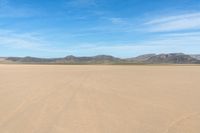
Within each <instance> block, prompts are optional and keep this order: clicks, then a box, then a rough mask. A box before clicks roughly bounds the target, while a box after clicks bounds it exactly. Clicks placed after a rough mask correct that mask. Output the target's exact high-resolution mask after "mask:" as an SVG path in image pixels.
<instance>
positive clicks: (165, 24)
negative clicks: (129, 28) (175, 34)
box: [145, 12, 200, 32]
mask: <svg viewBox="0 0 200 133" xmlns="http://www.w3.org/2000/svg"><path fill="white" fill-rule="evenodd" d="M145 27H146V28H147V30H148V31H150V32H170V31H181V30H196V29H200V13H199V12H197V13H188V14H181V15H173V16H165V17H159V18H156V19H153V20H150V21H148V22H146V23H145Z"/></svg>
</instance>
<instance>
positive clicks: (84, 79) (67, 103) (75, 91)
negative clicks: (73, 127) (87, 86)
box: [34, 72, 89, 133]
mask: <svg viewBox="0 0 200 133" xmlns="http://www.w3.org/2000/svg"><path fill="white" fill-rule="evenodd" d="M88 78H89V75H88V73H85V75H84V72H83V79H82V80H81V82H80V83H79V85H78V86H76V89H74V92H73V93H72V95H71V97H70V98H69V99H68V98H67V99H66V100H67V101H66V103H65V105H63V106H62V107H61V108H60V109H59V111H58V112H57V115H56V116H55V117H54V119H52V120H51V121H52V122H53V123H55V125H53V123H52V125H49V126H50V128H48V129H46V131H45V133H50V132H52V131H53V130H54V129H56V128H59V129H60V130H61V129H62V127H60V126H57V125H56V124H57V123H58V121H59V119H60V118H61V116H62V115H61V114H62V113H63V112H64V111H66V110H65V109H66V108H67V107H68V109H69V107H70V104H71V103H72V101H73V99H74V98H75V96H76V95H77V93H78V92H79V90H80V89H82V87H81V86H82V85H83V84H84V83H85V81H86V80H87V79H88ZM39 130H40V128H38V129H37V130H36V131H34V133H37V132H38V131H39Z"/></svg>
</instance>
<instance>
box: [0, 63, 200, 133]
mask: <svg viewBox="0 0 200 133" xmlns="http://www.w3.org/2000/svg"><path fill="white" fill-rule="evenodd" d="M0 133H200V66H175V65H173V66H170V65H167V66H164V65H163V66H156V65H154V66H140V65H138V66H120V65H119V66H118V65H116V66H115V65H113V66H112V65H111V66H109V65H0Z"/></svg>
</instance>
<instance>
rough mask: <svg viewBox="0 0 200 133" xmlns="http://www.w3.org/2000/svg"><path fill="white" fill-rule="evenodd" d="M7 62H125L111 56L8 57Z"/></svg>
mask: <svg viewBox="0 0 200 133" xmlns="http://www.w3.org/2000/svg"><path fill="white" fill-rule="evenodd" d="M6 60H7V61H11V62H13V63H41V64H43V63H50V64H54V63H57V64H112V63H119V62H122V61H123V60H122V59H120V58H116V57H113V56H109V55H97V56H92V57H76V56H73V55H69V56H66V57H64V58H36V57H8V58H6Z"/></svg>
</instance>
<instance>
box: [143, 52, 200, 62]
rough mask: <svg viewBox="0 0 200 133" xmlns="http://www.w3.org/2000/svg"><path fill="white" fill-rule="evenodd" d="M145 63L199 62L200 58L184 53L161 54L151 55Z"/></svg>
mask: <svg viewBox="0 0 200 133" xmlns="http://www.w3.org/2000/svg"><path fill="white" fill-rule="evenodd" d="M145 63H149V64H198V63H200V61H199V60H197V59H195V58H193V57H191V56H190V55H185V54H183V53H172V54H159V55H155V56H152V57H150V58H149V59H148V60H146V61H145Z"/></svg>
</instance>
